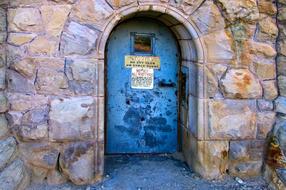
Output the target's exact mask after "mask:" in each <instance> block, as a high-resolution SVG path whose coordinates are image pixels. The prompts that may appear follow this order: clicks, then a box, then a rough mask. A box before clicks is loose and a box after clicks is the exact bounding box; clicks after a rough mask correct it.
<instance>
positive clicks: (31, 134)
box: [16, 124, 48, 141]
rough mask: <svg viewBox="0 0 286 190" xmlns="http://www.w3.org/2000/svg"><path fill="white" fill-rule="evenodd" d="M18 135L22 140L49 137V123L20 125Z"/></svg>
mask: <svg viewBox="0 0 286 190" xmlns="http://www.w3.org/2000/svg"><path fill="white" fill-rule="evenodd" d="M16 130H17V137H18V138H19V140H21V141H35V140H43V139H47V138H48V126H47V124H40V125H30V126H25V125H22V126H18V128H17V129H16Z"/></svg>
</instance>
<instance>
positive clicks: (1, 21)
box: [0, 1, 30, 189]
mask: <svg viewBox="0 0 286 190" xmlns="http://www.w3.org/2000/svg"><path fill="white" fill-rule="evenodd" d="M6 39H7V1H1V2H0V189H25V188H26V187H27V186H28V185H29V183H30V174H29V172H28V169H26V166H25V164H24V162H23V159H22V158H21V155H19V151H18V147H17V144H18V142H17V140H16V139H15V138H14V137H13V135H12V134H11V132H10V130H9V127H8V121H7V119H6V117H5V113H6V112H7V111H8V109H9V106H8V102H7V98H6V95H7V94H6V83H5V73H6V68H7V64H6V63H7V62H6V49H7V44H6Z"/></svg>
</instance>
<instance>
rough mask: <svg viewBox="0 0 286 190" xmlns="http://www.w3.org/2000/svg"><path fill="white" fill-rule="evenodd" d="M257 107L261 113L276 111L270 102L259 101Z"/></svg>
mask: <svg viewBox="0 0 286 190" xmlns="http://www.w3.org/2000/svg"><path fill="white" fill-rule="evenodd" d="M257 105H258V109H259V110H260V111H272V110H273V109H274V105H273V102H272V101H270V100H264V99H261V100H257Z"/></svg>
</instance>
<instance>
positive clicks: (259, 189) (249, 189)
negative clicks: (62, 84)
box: [28, 154, 268, 190]
mask: <svg viewBox="0 0 286 190" xmlns="http://www.w3.org/2000/svg"><path fill="white" fill-rule="evenodd" d="M105 161H106V168H105V171H106V174H105V178H104V180H103V182H101V183H99V184H95V185H90V186H74V185H72V184H69V183H67V184H64V185H60V186H48V185H46V184H38V185H36V184H33V185H31V187H30V188H29V189H28V190H38V189H41V190H76V189H79V190H266V189H268V188H267V184H266V183H265V181H264V180H263V178H262V177H256V178H252V179H247V180H242V181H240V179H237V178H236V179H235V178H233V177H230V176H227V177H225V179H223V180H219V181H217V180H212V181H208V180H204V179H202V178H200V177H199V176H198V175H197V174H195V173H194V172H193V171H192V170H191V169H189V168H188V166H187V165H186V164H185V162H183V161H182V159H181V155H180V154H175V155H132V156H130V155H124V156H122V155H118V156H107V157H106V160H105Z"/></svg>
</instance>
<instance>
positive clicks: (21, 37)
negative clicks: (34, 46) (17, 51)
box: [8, 33, 37, 46]
mask: <svg viewBox="0 0 286 190" xmlns="http://www.w3.org/2000/svg"><path fill="white" fill-rule="evenodd" d="M36 36H37V35H36V34H33V33H31V34H26V33H9V36H8V43H10V44H12V45H15V46H21V45H23V44H26V43H29V42H31V41H32V40H33V39H34V38H35V37H36Z"/></svg>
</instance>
